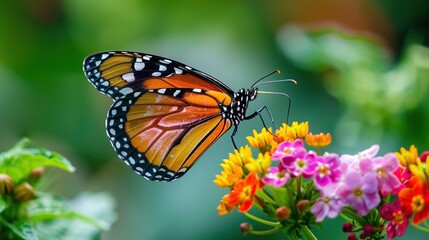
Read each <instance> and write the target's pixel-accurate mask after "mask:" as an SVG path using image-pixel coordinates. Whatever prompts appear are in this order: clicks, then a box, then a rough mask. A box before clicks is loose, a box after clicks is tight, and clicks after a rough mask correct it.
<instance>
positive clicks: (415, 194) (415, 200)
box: [398, 181, 429, 224]
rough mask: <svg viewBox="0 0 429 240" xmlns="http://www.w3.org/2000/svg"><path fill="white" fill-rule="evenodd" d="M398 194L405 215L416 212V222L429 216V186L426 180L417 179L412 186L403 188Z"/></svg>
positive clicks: (408, 215)
mask: <svg viewBox="0 0 429 240" xmlns="http://www.w3.org/2000/svg"><path fill="white" fill-rule="evenodd" d="M398 196H399V200H400V201H401V206H402V207H403V209H404V211H405V215H406V216H407V217H410V216H411V215H413V214H414V219H413V223H414V224H419V223H421V222H423V221H424V220H426V219H428V218H429V210H428V209H429V186H428V184H427V183H426V182H422V181H417V182H416V183H415V184H414V186H413V187H412V188H404V189H402V190H401V191H400V192H399V194H398Z"/></svg>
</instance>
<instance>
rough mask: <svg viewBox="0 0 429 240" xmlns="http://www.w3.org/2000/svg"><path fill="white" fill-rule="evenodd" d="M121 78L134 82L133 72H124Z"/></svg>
mask: <svg viewBox="0 0 429 240" xmlns="http://www.w3.org/2000/svg"><path fill="white" fill-rule="evenodd" d="M122 79H124V80H125V81H127V82H134V81H135V80H136V79H135V78H134V73H125V74H122Z"/></svg>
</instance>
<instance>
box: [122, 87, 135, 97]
mask: <svg viewBox="0 0 429 240" xmlns="http://www.w3.org/2000/svg"><path fill="white" fill-rule="evenodd" d="M119 92H120V93H122V94H123V95H127V94H130V93H132V92H133V89H131V88H129V87H127V88H123V89H121V90H120V91H119Z"/></svg>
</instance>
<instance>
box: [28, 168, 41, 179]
mask: <svg viewBox="0 0 429 240" xmlns="http://www.w3.org/2000/svg"><path fill="white" fill-rule="evenodd" d="M44 173H45V169H44V168H43V167H38V168H35V169H33V171H31V173H30V176H29V178H30V179H31V180H34V181H37V180H39V179H40V177H41V176H42V175H43V174H44Z"/></svg>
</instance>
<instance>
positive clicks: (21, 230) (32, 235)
mask: <svg viewBox="0 0 429 240" xmlns="http://www.w3.org/2000/svg"><path fill="white" fill-rule="evenodd" d="M0 223H1V224H2V225H3V226H5V227H7V228H8V229H9V230H10V231H11V232H13V233H14V234H15V235H17V236H18V237H20V238H21V239H26V240H38V239H39V238H38V237H37V234H36V230H35V228H34V226H33V223H32V222H31V221H28V220H19V221H16V222H14V223H12V224H11V223H9V222H8V221H6V220H5V219H3V218H2V217H0Z"/></svg>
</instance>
